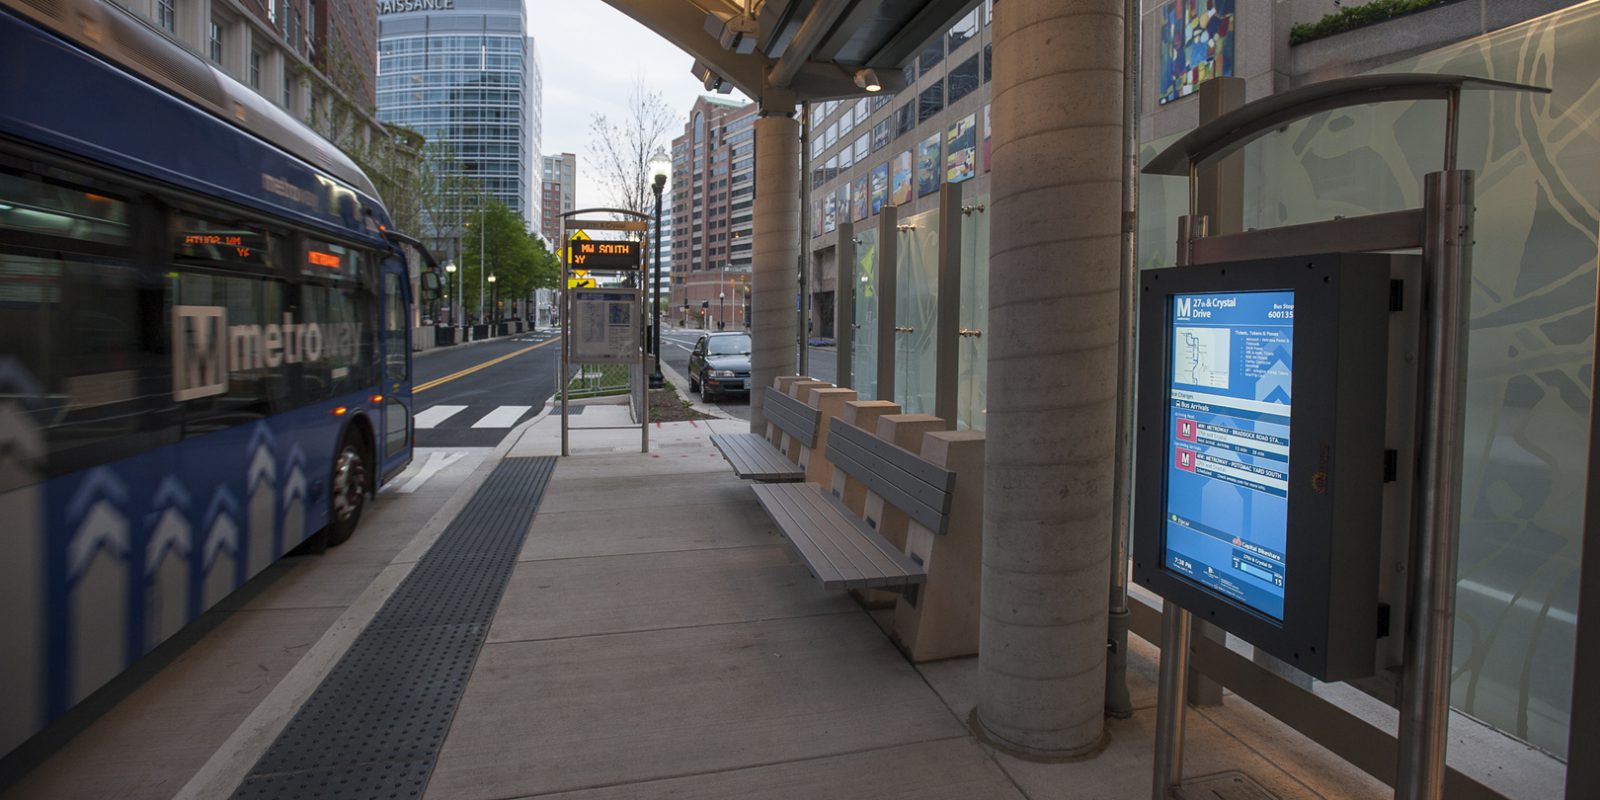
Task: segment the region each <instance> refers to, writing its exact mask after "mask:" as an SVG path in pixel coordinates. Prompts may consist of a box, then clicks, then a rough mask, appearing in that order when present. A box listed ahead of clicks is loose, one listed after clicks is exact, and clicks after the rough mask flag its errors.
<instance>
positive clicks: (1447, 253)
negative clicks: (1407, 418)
mask: <svg viewBox="0 0 1600 800" xmlns="http://www.w3.org/2000/svg"><path fill="white" fill-rule="evenodd" d="M1450 116H1451V117H1452V118H1454V116H1455V103H1454V102H1452V103H1451V109H1450ZM1450 139H1451V140H1452V141H1453V139H1454V137H1453V136H1452V137H1450ZM1453 151H1454V147H1453V146H1451V142H1447V147H1446V163H1447V164H1452V163H1453V161H1454V158H1453V154H1454V153H1453ZM1423 191H1424V194H1423V211H1424V213H1425V215H1426V219H1427V232H1426V236H1425V238H1424V241H1423V246H1422V261H1423V271H1424V276H1423V280H1424V282H1425V285H1424V290H1425V291H1426V293H1427V299H1426V301H1425V304H1424V308H1425V309H1426V312H1425V313H1426V314H1427V319H1426V321H1425V326H1426V328H1425V330H1426V342H1425V345H1424V348H1423V352H1424V361H1423V383H1422V419H1421V424H1422V448H1421V451H1420V455H1421V458H1420V459H1418V460H1419V462H1420V475H1419V476H1418V480H1417V487H1418V489H1419V497H1420V499H1419V501H1418V507H1419V511H1420V514H1419V521H1420V525H1419V528H1418V530H1417V533H1416V535H1415V536H1414V537H1413V539H1412V551H1411V565H1412V567H1411V570H1412V572H1411V581H1412V582H1411V585H1410V596H1409V598H1408V600H1409V615H1408V617H1409V618H1408V620H1407V626H1406V642H1405V669H1404V673H1403V675H1402V676H1401V684H1400V752H1399V763H1398V764H1397V765H1396V766H1397V769H1396V775H1397V776H1398V778H1397V780H1396V781H1395V797H1396V798H1398V799H1399V800H1439V798H1441V797H1442V796H1443V791H1444V774H1445V758H1446V755H1447V753H1446V751H1447V744H1448V733H1449V726H1450V651H1451V646H1452V644H1453V642H1454V632H1455V602H1456V582H1455V568H1456V551H1457V549H1458V546H1459V536H1458V534H1459V530H1460V523H1461V457H1462V436H1463V425H1464V420H1465V416H1466V388H1467V369H1466V368H1467V320H1468V317H1469V301H1470V299H1471V273H1472V236H1473V230H1472V225H1473V209H1472V204H1473V175H1472V172H1471V171H1468V170H1454V169H1447V170H1445V171H1443V172H1434V173H1429V174H1428V175H1427V176H1426V177H1425V178H1424V184H1423Z"/></svg>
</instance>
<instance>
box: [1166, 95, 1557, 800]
mask: <svg viewBox="0 0 1600 800" xmlns="http://www.w3.org/2000/svg"><path fill="white" fill-rule="evenodd" d="M1464 90H1502V91H1528V92H1541V93H1548V92H1549V90H1548V89H1544V88H1541V87H1536V86H1528V85H1524V84H1516V83H1508V82H1504V81H1494V80H1487V79H1483V78H1475V77H1471V76H1466V75H1411V74H1398V75H1368V76H1361V77H1355V78H1343V79H1338V80H1332V81H1326V82H1323V83H1318V84H1313V85H1311V86H1305V87H1302V88H1299V89H1295V90H1291V91H1288V92H1284V93H1282V94H1277V95H1272V96H1270V97H1266V98H1263V99H1261V100H1258V101H1256V102H1253V103H1250V104H1247V105H1245V106H1243V107H1241V108H1238V109H1235V110H1234V111H1231V112H1228V113H1226V114H1223V115H1221V116H1219V117H1217V118H1216V119H1215V120H1212V121H1211V122H1208V123H1206V124H1204V125H1201V126H1200V127H1198V128H1196V129H1195V130H1193V131H1191V132H1190V133H1189V134H1187V135H1185V136H1184V137H1183V138H1181V139H1179V140H1178V141H1177V142H1175V143H1173V144H1172V145H1171V146H1170V147H1168V148H1167V149H1166V150H1164V151H1163V152H1161V153H1160V154H1159V155H1157V156H1156V157H1155V158H1154V159H1152V160H1151V161H1150V163H1149V164H1147V165H1146V166H1145V168H1144V170H1143V172H1144V173H1145V174H1150V175H1170V176H1180V177H1186V178H1188V181H1189V190H1188V200H1189V202H1188V215H1187V216H1185V217H1182V218H1180V219H1179V221H1178V266H1179V267H1180V268H1181V267H1185V266H1191V265H1197V264H1211V263H1217V262H1224V261H1240V260H1252V259H1264V258H1273V257H1277V256H1303V255H1313V254H1317V253H1330V252H1377V251H1386V250H1410V249H1416V248H1421V250H1422V262H1423V265H1422V270H1423V276H1422V280H1423V291H1424V293H1425V298H1426V299H1425V302H1424V306H1425V310H1424V312H1423V313H1424V317H1423V323H1422V324H1423V338H1424V356H1423V362H1424V363H1423V383H1422V398H1421V402H1420V414H1419V415H1418V416H1419V423H1420V425H1421V447H1420V449H1419V450H1418V454H1419V459H1418V460H1419V470H1418V475H1417V483H1416V490H1417V495H1418V497H1419V500H1418V502H1417V506H1416V508H1417V527H1416V529H1415V531H1414V532H1413V536H1412V550H1411V559H1410V560H1411V565H1412V578H1411V583H1410V586H1409V588H1408V595H1407V620H1406V631H1405V644H1404V661H1405V665H1404V673H1403V675H1402V678H1401V702H1400V735H1399V752H1398V759H1397V761H1398V763H1397V764H1396V773H1395V774H1396V780H1395V784H1394V785H1395V797H1396V798H1403V799H1404V800H1422V799H1423V798H1427V799H1428V800H1437V798H1440V797H1442V796H1443V792H1444V782H1445V781H1444V779H1445V749H1446V734H1447V732H1448V723H1449V711H1450V649H1451V644H1452V633H1453V631H1452V629H1451V626H1452V624H1453V620H1454V617H1455V582H1454V580H1453V576H1454V570H1455V561H1456V550H1457V531H1458V528H1459V526H1460V500H1461V498H1460V492H1461V446H1462V426H1463V417H1464V414H1465V390H1466V355H1467V353H1466V349H1467V327H1466V326H1467V318H1468V305H1467V304H1468V299H1469V292H1468V289H1469V275H1470V271H1471V266H1472V238H1473V229H1472V226H1473V173H1472V172H1471V171H1470V170H1461V169H1457V168H1456V141H1457V131H1458V129H1459V117H1460V105H1461V92H1462V91H1464ZM1410 100H1443V101H1445V103H1446V106H1447V107H1446V111H1445V129H1444V164H1443V169H1442V170H1441V171H1439V172H1432V173H1428V174H1427V175H1426V176H1425V178H1424V191H1423V197H1424V199H1423V206H1422V208H1418V209H1409V210H1405V211H1393V212H1388V213H1381V214H1370V215H1367V216H1362V217H1356V218H1349V219H1346V218H1336V219H1333V220H1327V221H1324V222H1314V223H1308V224H1303V225H1290V226H1285V227H1281V228H1274V229H1270V230H1262V231H1249V232H1245V233H1237V234H1228V235H1223V236H1215V237H1207V236H1206V220H1205V218H1204V217H1201V216H1199V214H1198V207H1199V180H1198V176H1199V172H1200V167H1201V165H1203V164H1206V163H1209V162H1212V161H1215V160H1217V159H1220V158H1223V157H1225V156H1227V155H1229V154H1231V153H1234V152H1236V151H1238V150H1240V149H1241V148H1243V147H1244V146H1245V145H1247V144H1249V143H1250V142H1252V141H1254V140H1255V139H1257V138H1259V137H1261V136H1263V135H1265V134H1267V133H1270V132H1272V131H1274V130H1276V129H1277V128H1280V127H1282V126H1284V125H1287V124H1289V123H1291V122H1294V121H1296V120H1300V119H1303V118H1305V117H1309V116H1312V115H1314V114H1318V113H1322V112H1326V111H1333V110H1336V109H1340V108H1347V107H1350V106H1357V105H1367V104H1371V103H1383V102H1396V101H1410ZM1191 624H1192V619H1191V615H1190V613H1189V612H1188V611H1186V610H1184V609H1182V608H1180V607H1178V605H1177V604H1176V603H1173V602H1166V603H1163V604H1162V612H1161V642H1160V645H1161V668H1160V675H1159V684H1158V685H1159V695H1158V700H1157V706H1156V753H1155V769H1154V781H1153V785H1152V795H1151V796H1152V797H1154V798H1155V799H1156V800H1165V798H1168V797H1171V796H1172V793H1173V792H1174V790H1176V789H1177V788H1178V786H1179V784H1180V783H1181V781H1182V777H1183V723H1184V716H1185V713H1186V711H1187V707H1186V704H1187V698H1186V696H1185V695H1186V688H1187V685H1186V684H1187V681H1186V680H1185V677H1186V675H1187V674H1188V671H1189V639H1190V626H1191Z"/></svg>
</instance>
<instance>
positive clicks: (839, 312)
mask: <svg viewBox="0 0 1600 800" xmlns="http://www.w3.org/2000/svg"><path fill="white" fill-rule="evenodd" d="M801 182H802V183H804V181H803V180H802V181H801ZM801 233H805V231H804V230H802V231H801ZM833 252H834V253H835V254H836V255H835V258H836V259H837V263H836V264H835V265H834V274H835V275H837V276H838V278H837V279H836V280H835V281H834V285H835V286H837V287H838V288H836V289H835V290H834V293H833V296H834V300H833V335H834V360H835V362H836V364H835V372H834V379H833V383H834V385H835V386H839V387H842V388H847V389H854V388H855V385H856V380H855V363H854V359H855V355H856V351H855V345H856V339H855V330H856V226H855V223H853V222H841V223H839V245H838V246H837V247H835V248H834V250H833Z"/></svg>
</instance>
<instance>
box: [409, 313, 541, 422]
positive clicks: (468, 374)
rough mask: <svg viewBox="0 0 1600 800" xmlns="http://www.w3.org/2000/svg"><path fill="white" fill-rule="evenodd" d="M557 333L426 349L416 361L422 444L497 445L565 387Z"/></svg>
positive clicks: (417, 406)
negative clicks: (559, 380) (558, 379)
mask: <svg viewBox="0 0 1600 800" xmlns="http://www.w3.org/2000/svg"><path fill="white" fill-rule="evenodd" d="M558 341H559V339H558V338H557V337H556V332H555V331H538V332H535V333H526V334H523V335H521V336H514V337H507V338H503V339H489V340H485V341H482V342H471V343H468V344H463V345H458V346H455V347H445V348H440V349H438V350H427V351H423V352H421V353H418V354H417V355H416V357H415V359H414V360H413V365H414V366H413V370H414V372H415V375H414V376H413V377H414V381H413V386H414V387H415V388H414V389H413V390H412V391H413V397H414V398H415V402H414V406H413V407H414V410H415V414H416V424H417V446H418V447H493V446H495V445H496V444H499V443H500V440H501V439H502V438H504V437H505V435H506V434H507V433H509V432H510V430H511V428H512V427H514V426H515V425H517V424H518V423H520V422H522V421H523V420H526V419H528V418H529V416H531V415H534V414H538V413H540V412H541V411H543V410H544V403H545V401H546V400H548V399H549V398H550V396H551V395H553V394H555V393H556V392H557V391H559V390H560V384H558V383H557V382H556V372H557V371H558V370H559V369H560V363H561V350H560V348H559V347H557V346H556V342H558Z"/></svg>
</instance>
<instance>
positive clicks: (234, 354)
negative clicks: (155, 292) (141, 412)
mask: <svg viewBox="0 0 1600 800" xmlns="http://www.w3.org/2000/svg"><path fill="white" fill-rule="evenodd" d="M361 328H362V326H361V324H360V323H356V322H339V323H334V324H331V325H322V324H319V323H316V322H295V319H294V315H293V314H284V315H283V318H282V321H281V322H279V323H273V324H268V325H262V324H259V323H247V324H243V325H229V324H228V310H227V309H226V308H224V307H223V306H173V307H172V396H173V399H175V400H191V399H194V398H196V397H209V396H211V395H217V394H223V393H225V392H227V391H228V375H229V374H230V373H234V372H249V371H259V370H263V369H276V368H278V367H281V366H283V365H284V364H298V363H301V362H314V361H321V360H323V358H324V357H326V358H328V359H329V360H332V361H335V362H341V363H344V364H351V363H353V362H355V361H356V359H357V358H358V357H359V354H360V352H359V351H360V342H361Z"/></svg>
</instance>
